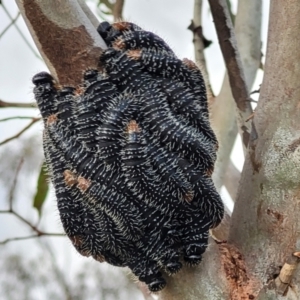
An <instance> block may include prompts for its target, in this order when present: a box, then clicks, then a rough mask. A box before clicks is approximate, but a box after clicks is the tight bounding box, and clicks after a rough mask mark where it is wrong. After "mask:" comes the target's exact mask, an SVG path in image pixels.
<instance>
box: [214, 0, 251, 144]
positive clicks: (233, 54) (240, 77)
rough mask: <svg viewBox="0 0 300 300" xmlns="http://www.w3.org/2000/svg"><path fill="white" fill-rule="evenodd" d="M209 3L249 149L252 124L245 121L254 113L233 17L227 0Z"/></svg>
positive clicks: (243, 134) (241, 130)
mask: <svg viewBox="0 0 300 300" xmlns="http://www.w3.org/2000/svg"><path fill="white" fill-rule="evenodd" d="M209 3H210V8H211V12H212V15H213V18H214V23H215V27H216V31H217V34H218V39H219V43H220V47H221V50H222V53H223V57H224V60H225V64H226V67H227V72H228V77H229V82H230V86H231V91H232V95H233V98H234V100H235V103H236V106H237V109H238V118H237V119H238V124H239V130H240V132H241V137H242V142H243V145H244V147H245V148H247V146H248V142H249V138H250V127H251V124H249V123H246V122H245V120H246V118H247V117H248V116H249V115H251V114H252V112H253V111H252V107H251V104H250V102H249V101H247V100H249V91H248V88H247V84H246V79H245V74H244V70H243V66H242V62H241V58H240V54H239V52H238V49H237V42H236V39H235V35H234V29H233V26H232V21H231V17H230V14H229V10H228V6H227V3H226V0H209Z"/></svg>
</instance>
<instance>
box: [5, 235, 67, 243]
mask: <svg viewBox="0 0 300 300" xmlns="http://www.w3.org/2000/svg"><path fill="white" fill-rule="evenodd" d="M41 236H55V237H65V236H66V235H65V234H63V233H50V232H41V233H40V234H33V235H28V236H20V237H14V238H9V239H6V240H3V241H0V245H5V244H7V243H9V242H13V241H23V240H29V239H33V238H39V237H41Z"/></svg>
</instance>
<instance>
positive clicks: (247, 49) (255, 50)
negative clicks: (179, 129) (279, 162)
mask: <svg viewBox="0 0 300 300" xmlns="http://www.w3.org/2000/svg"><path fill="white" fill-rule="evenodd" d="M261 19H262V3H261V0H251V1H248V0H240V1H239V4H238V10H237V15H236V18H235V26H234V30H235V36H236V40H237V45H238V49H239V53H240V56H241V62H242V65H243V70H244V74H245V80H246V85H247V87H248V89H250V88H251V87H252V85H253V82H254V79H255V76H256V72H257V70H258V68H259V65H260V60H261ZM235 111H236V105H235V103H234V100H233V97H232V93H231V89H230V84H229V80H228V75H227V73H226V75H225V78H224V81H223V85H222V88H221V91H220V93H219V95H218V96H217V98H216V99H215V101H214V103H213V105H212V107H211V115H212V125H213V128H214V130H215V131H216V133H217V136H218V140H219V144H220V148H219V151H218V158H217V162H216V165H215V171H214V174H213V179H214V183H215V185H216V187H217V189H218V190H220V189H221V187H222V185H223V184H224V180H225V175H226V172H227V169H228V165H229V161H230V154H231V151H232V148H233V144H234V142H235V139H236V136H237V133H238V128H237V124H236V116H235ZM227 188H228V187H227Z"/></svg>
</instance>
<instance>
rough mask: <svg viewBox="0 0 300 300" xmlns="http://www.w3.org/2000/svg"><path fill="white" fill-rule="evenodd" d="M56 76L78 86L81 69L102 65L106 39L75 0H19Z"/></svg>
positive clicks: (41, 50)
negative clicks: (102, 52)
mask: <svg viewBox="0 0 300 300" xmlns="http://www.w3.org/2000/svg"><path fill="white" fill-rule="evenodd" d="M16 2H17V4H18V6H19V8H20V11H21V13H22V15H23V17H24V19H25V21H26V24H27V26H28V28H29V30H30V32H31V34H32V36H33V38H34V41H35V43H36V45H37V47H38V49H39V51H40V53H41V54H42V56H43V58H44V60H45V62H46V64H47V66H48V68H49V69H50V71H51V73H52V74H53V76H54V77H55V78H56V79H57V80H58V81H59V83H60V84H62V85H77V84H78V83H80V82H81V78H82V72H83V71H84V70H86V69H88V68H99V67H100V66H99V65H98V59H99V55H100V53H101V51H102V49H104V48H106V45H105V43H104V41H103V40H102V39H101V38H100V36H99V35H98V34H97V31H96V29H95V27H94V26H93V25H92V23H91V22H90V20H89V19H88V17H87V16H86V15H85V13H84V12H83V10H82V9H81V7H80V5H79V4H78V3H77V1H76V0H64V1H61V0H51V1H48V0H46V1H45V0H16Z"/></svg>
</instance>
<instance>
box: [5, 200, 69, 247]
mask: <svg viewBox="0 0 300 300" xmlns="http://www.w3.org/2000/svg"><path fill="white" fill-rule="evenodd" d="M0 214H12V215H14V216H15V217H16V218H18V219H19V220H20V221H21V222H22V223H24V224H26V225H27V226H28V227H30V228H31V229H32V230H33V231H34V232H36V234H35V235H30V236H26V237H14V238H9V239H6V240H4V241H0V245H4V244H6V243H8V242H11V241H19V240H26V239H31V238H35V237H40V236H65V234H64V233H50V232H44V231H42V230H40V229H38V228H37V227H36V226H35V225H33V224H32V223H31V222H30V221H28V220H26V219H25V218H24V217H22V216H21V215H20V214H19V213H17V212H16V211H15V210H14V209H13V207H12V205H11V206H10V208H9V209H8V210H0Z"/></svg>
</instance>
